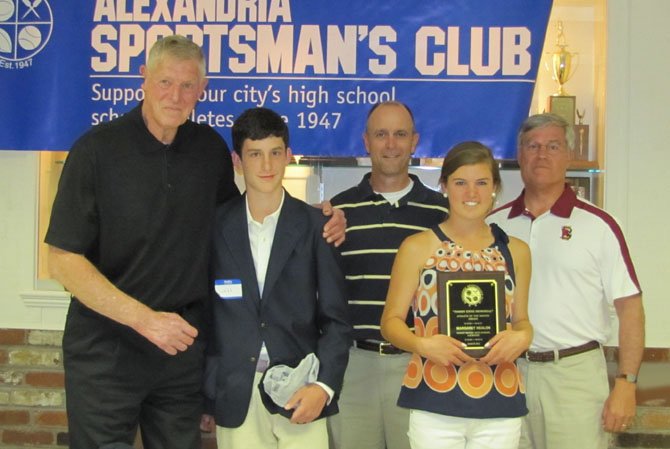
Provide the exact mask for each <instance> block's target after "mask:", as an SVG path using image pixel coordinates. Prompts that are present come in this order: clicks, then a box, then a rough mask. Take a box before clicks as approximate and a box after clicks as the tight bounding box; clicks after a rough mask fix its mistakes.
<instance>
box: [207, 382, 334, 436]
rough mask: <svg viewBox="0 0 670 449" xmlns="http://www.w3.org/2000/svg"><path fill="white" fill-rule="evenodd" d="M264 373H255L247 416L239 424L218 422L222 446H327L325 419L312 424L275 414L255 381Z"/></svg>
mask: <svg viewBox="0 0 670 449" xmlns="http://www.w3.org/2000/svg"><path fill="white" fill-rule="evenodd" d="M261 377H262V374H259V373H256V377H255V378H254V388H253V389H252V393H251V403H250V404H249V411H248V412H247V417H246V418H245V419H244V422H243V423H242V425H241V426H240V427H236V428H229V427H221V426H216V443H217V446H218V447H219V449H251V448H253V449H303V448H309V449H328V429H327V427H326V420H325V419H319V420H316V421H312V422H311V423H309V424H291V421H289V420H288V419H287V418H285V417H283V416H282V415H279V414H276V415H273V414H271V413H269V412H268V411H267V409H266V408H265V406H264V405H263V400H262V399H261V395H260V392H259V391H258V388H256V385H258V382H260V380H261Z"/></svg>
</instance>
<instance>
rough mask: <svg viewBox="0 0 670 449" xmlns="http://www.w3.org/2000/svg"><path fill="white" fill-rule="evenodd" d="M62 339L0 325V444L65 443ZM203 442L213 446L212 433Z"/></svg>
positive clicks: (10, 447)
mask: <svg viewBox="0 0 670 449" xmlns="http://www.w3.org/2000/svg"><path fill="white" fill-rule="evenodd" d="M62 338H63V332H59V331H41V330H23V329H0V449H14V448H27V447H29V448H39V449H63V448H65V447H67V446H68V434H67V417H66V414H65V391H64V389H63V388H64V377H63V355H62V351H61V340H62ZM136 447H138V448H141V444H140V443H139V442H137V443H136ZM202 447H203V449H215V448H216V443H215V440H214V438H213V435H206V434H205V435H203V446H202Z"/></svg>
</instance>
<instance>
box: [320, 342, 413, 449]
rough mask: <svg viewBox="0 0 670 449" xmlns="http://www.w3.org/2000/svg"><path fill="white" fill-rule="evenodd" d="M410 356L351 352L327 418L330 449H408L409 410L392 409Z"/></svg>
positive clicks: (355, 349) (394, 406) (352, 349)
mask: <svg viewBox="0 0 670 449" xmlns="http://www.w3.org/2000/svg"><path fill="white" fill-rule="evenodd" d="M410 357H411V355H410V354H396V355H380V354H379V353H376V352H374V351H367V350H364V349H359V348H351V351H350V352H349V364H348V365H347V371H346V373H345V374H344V385H343V386H342V393H341V395H340V400H339V401H338V405H339V408H340V413H339V414H337V415H334V416H331V417H330V418H328V426H329V432H330V438H331V448H333V449H385V448H386V449H409V438H408V437H407V430H408V428H409V409H405V408H401V407H398V406H397V405H396V403H397V402H398V395H399V394H400V387H401V386H402V379H403V376H404V375H405V370H406V369H407V365H408V363H409V360H410Z"/></svg>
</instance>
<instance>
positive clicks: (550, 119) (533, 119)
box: [516, 112, 575, 150]
mask: <svg viewBox="0 0 670 449" xmlns="http://www.w3.org/2000/svg"><path fill="white" fill-rule="evenodd" d="M545 126H558V127H559V128H563V131H564V132H565V141H566V142H567V144H568V148H569V149H571V150H572V149H573V148H574V147H575V130H574V128H573V127H572V125H571V124H570V123H568V121H567V120H565V119H564V118H563V117H561V116H560V115H558V114H552V113H550V112H545V113H543V114H535V115H531V116H530V117H528V118H527V119H526V120H524V121H523V123H522V124H521V126H520V127H519V133H518V134H517V140H516V144H517V147H518V148H521V143H522V142H521V140H522V139H523V136H524V135H525V134H526V133H527V132H530V131H532V130H534V129H537V128H544V127H545Z"/></svg>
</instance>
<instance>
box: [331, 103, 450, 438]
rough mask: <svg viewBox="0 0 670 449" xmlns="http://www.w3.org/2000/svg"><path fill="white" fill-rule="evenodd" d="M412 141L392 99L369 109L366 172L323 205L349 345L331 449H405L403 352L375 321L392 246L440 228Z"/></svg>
mask: <svg viewBox="0 0 670 449" xmlns="http://www.w3.org/2000/svg"><path fill="white" fill-rule="evenodd" d="M418 141H419V134H418V133H417V132H416V129H415V128H414V117H413V115H412V112H411V111H410V109H409V108H408V107H407V106H406V105H404V104H403V103H399V102H395V101H392V102H385V103H379V104H377V105H375V106H374V107H372V108H371V110H370V112H369V113H368V118H367V123H366V128H365V132H364V134H363V142H364V144H365V148H366V150H367V152H368V154H369V155H370V160H371V162H372V170H371V172H370V173H368V174H366V175H365V176H364V177H363V179H362V180H361V182H360V183H359V184H358V185H357V186H355V187H352V188H350V189H348V190H345V191H344V192H341V193H339V194H337V195H336V196H335V197H334V198H333V199H332V200H331V201H332V204H333V206H335V207H337V208H340V209H341V210H343V211H344V212H345V215H346V216H347V239H346V241H345V242H344V244H343V245H342V246H341V247H340V253H341V254H342V260H343V262H344V271H345V275H346V281H347V299H348V303H349V312H350V316H351V320H352V324H353V326H354V334H353V335H354V340H355V341H354V347H352V348H351V351H350V354H349V366H348V367H347V371H346V373H345V376H344V385H343V387H342V393H341V396H340V402H339V405H340V413H339V414H338V415H335V416H333V417H331V418H329V426H330V435H331V439H332V441H333V445H334V447H335V448H337V449H408V448H409V439H408V437H407V430H408V428H409V410H408V409H403V408H400V407H398V406H397V405H396V402H397V400H398V395H399V394H400V386H401V385H402V379H403V376H404V374H405V370H406V369H407V365H408V363H409V360H410V354H408V353H405V352H403V351H401V350H399V349H398V348H395V347H393V346H392V345H390V344H389V343H388V342H385V341H384V339H383V338H382V336H381V332H380V327H379V323H380V320H381V316H382V311H383V310H384V303H385V300H386V291H387V290H388V284H389V279H390V278H391V267H392V265H393V260H394V258H395V254H396V253H397V251H398V248H399V247H400V243H402V241H403V240H404V239H405V237H407V236H409V235H411V234H414V233H415V232H418V231H421V230H425V229H428V228H429V227H431V226H433V225H435V224H437V223H440V222H441V221H443V220H444V218H445V216H446V213H447V200H446V198H444V197H443V196H442V194H441V193H439V192H436V191H434V190H431V189H429V188H428V187H426V186H425V185H424V184H423V183H422V182H421V181H420V180H419V178H418V177H416V176H414V175H410V174H409V162H410V159H411V158H412V155H413V154H414V151H415V150H416V146H417V143H418ZM408 312H409V310H408ZM410 315H411V314H408V320H410V321H409V323H410V325H411V326H413V323H412V321H411V316H410Z"/></svg>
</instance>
